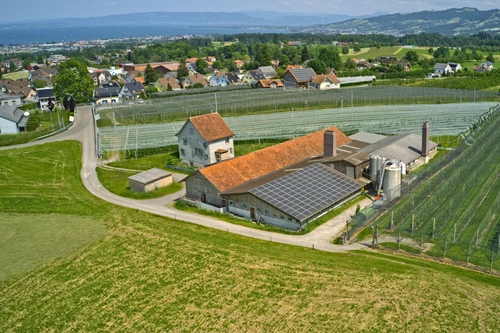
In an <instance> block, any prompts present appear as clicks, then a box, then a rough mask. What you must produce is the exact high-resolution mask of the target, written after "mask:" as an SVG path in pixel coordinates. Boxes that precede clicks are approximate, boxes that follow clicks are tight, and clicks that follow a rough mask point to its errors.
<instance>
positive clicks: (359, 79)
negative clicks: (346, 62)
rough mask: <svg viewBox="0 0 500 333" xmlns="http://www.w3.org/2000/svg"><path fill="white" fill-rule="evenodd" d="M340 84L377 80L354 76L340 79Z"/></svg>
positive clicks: (370, 77) (372, 77) (369, 77)
mask: <svg viewBox="0 0 500 333" xmlns="http://www.w3.org/2000/svg"><path fill="white" fill-rule="evenodd" d="M338 79H339V81H340V84H348V83H360V82H372V81H373V80H375V79H376V77H375V76H353V77H339V78H338Z"/></svg>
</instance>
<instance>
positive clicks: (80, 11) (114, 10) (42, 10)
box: [0, 0, 500, 23]
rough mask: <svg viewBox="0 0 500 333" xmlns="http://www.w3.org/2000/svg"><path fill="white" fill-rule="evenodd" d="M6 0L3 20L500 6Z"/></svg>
mask: <svg viewBox="0 0 500 333" xmlns="http://www.w3.org/2000/svg"><path fill="white" fill-rule="evenodd" d="M19 4H20V3H18V2H16V1H6V2H5V3H4V4H3V5H2V11H1V13H0V17H2V18H1V19H0V23H2V21H4V22H6V21H14V20H15V21H20V20H23V19H26V20H33V19H50V18H63V17H90V16H105V15H111V14H125V13H137V12H153V11H162V12H176V11H184V12H189V11H197V12H201V11H208V12H216V11H224V12H236V11H244V10H268V11H279V12H299V13H323V14H325V13H331V14H347V15H351V16H356V15H365V14H372V13H374V12H378V11H382V12H388V13H409V12H416V11H422V10H432V9H434V10H442V9H448V8H461V7H471V6H473V7H476V8H478V9H481V10H486V9H494V8H500V3H499V2H498V0H494V1H491V0H476V1H470V0H469V1H464V0H412V1H408V0H378V1H374V0H358V1H352V0H252V1H235V0H232V1H227V0H209V1H207V0H190V1H172V0H143V1H136V0H101V1H99V0H77V1H75V0H49V1H39V0H24V1H22V5H21V6H19Z"/></svg>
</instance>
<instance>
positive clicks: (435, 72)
mask: <svg viewBox="0 0 500 333" xmlns="http://www.w3.org/2000/svg"><path fill="white" fill-rule="evenodd" d="M445 73H451V67H450V66H449V65H448V66H446V68H445V69H444V70H443V69H434V74H445Z"/></svg>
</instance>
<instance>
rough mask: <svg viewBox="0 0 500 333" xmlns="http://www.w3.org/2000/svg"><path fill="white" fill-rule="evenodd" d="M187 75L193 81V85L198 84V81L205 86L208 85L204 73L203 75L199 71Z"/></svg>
mask: <svg viewBox="0 0 500 333" xmlns="http://www.w3.org/2000/svg"><path fill="white" fill-rule="evenodd" d="M187 77H188V78H189V80H191V82H192V83H193V85H194V84H196V83H201V84H203V85H204V86H206V85H207V80H205V78H204V77H203V75H201V74H199V73H196V74H194V75H188V76H187Z"/></svg>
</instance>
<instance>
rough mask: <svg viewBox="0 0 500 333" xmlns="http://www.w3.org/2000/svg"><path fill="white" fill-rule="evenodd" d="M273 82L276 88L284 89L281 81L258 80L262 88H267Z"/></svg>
mask: <svg viewBox="0 0 500 333" xmlns="http://www.w3.org/2000/svg"><path fill="white" fill-rule="evenodd" d="M273 82H274V83H275V84H276V87H284V84H283V82H281V80H278V79H274V80H259V84H260V86H261V87H262V88H269V87H270V86H271V84H272V83H273Z"/></svg>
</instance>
